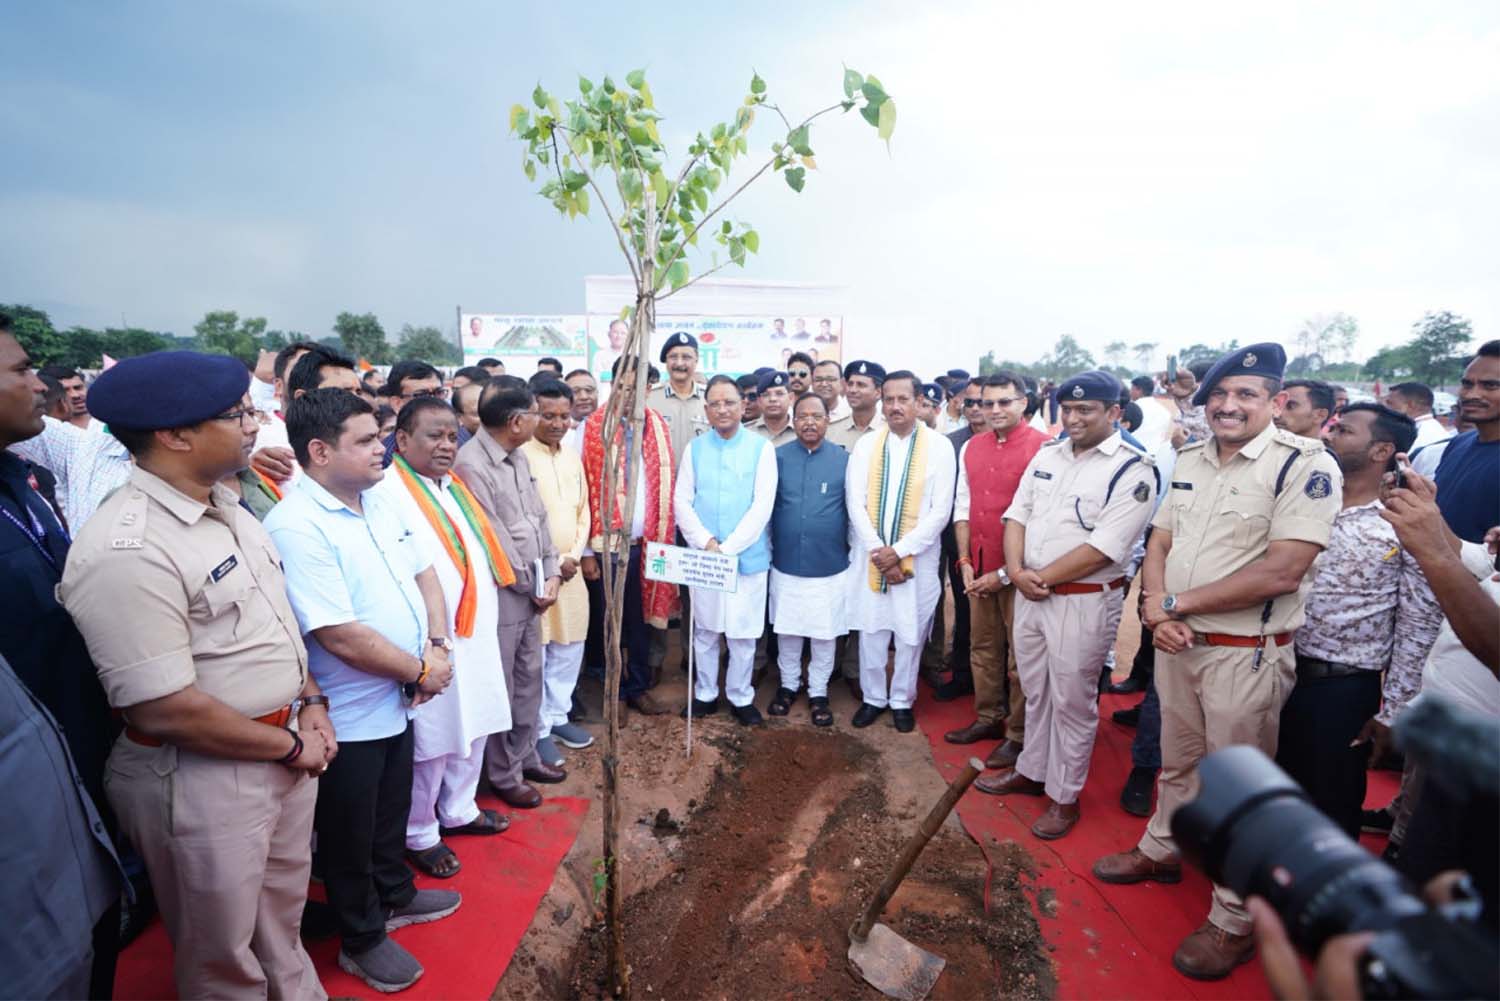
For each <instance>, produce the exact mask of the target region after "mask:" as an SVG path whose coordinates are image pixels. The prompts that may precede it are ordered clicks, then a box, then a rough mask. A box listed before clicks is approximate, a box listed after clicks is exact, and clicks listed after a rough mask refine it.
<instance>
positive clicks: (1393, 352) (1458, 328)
mask: <svg viewBox="0 0 1500 1001" xmlns="http://www.w3.org/2000/svg"><path fill="white" fill-rule="evenodd" d="M1358 339H1359V322H1358V321H1357V320H1355V318H1354V317H1352V316H1350V315H1348V314H1347V313H1327V314H1319V315H1317V316H1313V317H1309V318H1308V319H1307V320H1305V321H1303V323H1302V326H1301V327H1300V328H1299V329H1298V330H1297V331H1296V333H1295V334H1293V335H1292V336H1291V337H1290V338H1286V339H1284V340H1283V341H1282V343H1283V344H1284V345H1285V346H1286V347H1287V348H1288V353H1289V354H1290V355H1291V358H1290V360H1289V361H1288V362H1287V375H1288V376H1292V377H1297V378H1307V377H1315V378H1320V379H1327V380H1332V381H1335V382H1337V381H1341V380H1343V381H1358V380H1376V379H1379V380H1381V381H1384V382H1390V381H1392V380H1400V379H1417V380H1420V381H1422V382H1425V383H1427V384H1428V385H1429V386H1445V385H1451V384H1453V383H1455V382H1457V381H1458V377H1459V375H1460V374H1462V372H1463V368H1464V364H1465V363H1466V362H1467V361H1468V358H1469V355H1468V351H1467V348H1468V345H1469V344H1470V342H1471V341H1473V339H1474V328H1473V325H1472V324H1471V323H1470V322H1469V321H1468V320H1467V319H1465V318H1464V317H1462V316H1459V315H1458V314H1456V313H1451V312H1447V311H1444V312H1440V313H1427V314H1425V315H1424V316H1423V317H1422V318H1421V319H1420V320H1418V321H1417V322H1416V323H1413V324H1412V328H1411V337H1410V339H1408V340H1407V341H1406V342H1405V343H1403V344H1399V345H1397V346H1395V347H1390V348H1383V349H1382V350H1380V351H1378V352H1376V353H1375V354H1374V355H1372V356H1371V357H1370V358H1368V359H1366V360H1365V361H1363V362H1361V361H1358V360H1356V359H1355V357H1354V350H1355V347H1356V344H1357V342H1358ZM1161 347H1163V345H1162V344H1161V343H1159V342H1156V341H1143V342H1141V343H1139V344H1127V343H1126V342H1124V341H1112V342H1111V343H1109V344H1106V345H1105V346H1104V351H1103V354H1102V357H1101V358H1099V359H1096V358H1095V357H1094V355H1093V353H1092V352H1090V351H1089V350H1088V349H1087V348H1085V347H1084V346H1083V345H1081V344H1079V343H1078V340H1077V339H1076V338H1075V337H1073V336H1072V335H1071V334H1064V335H1063V336H1061V337H1059V338H1058V339H1057V342H1056V343H1055V344H1054V345H1053V347H1052V350H1051V351H1049V352H1048V353H1047V354H1045V355H1043V356H1042V357H1041V358H1039V359H1038V360H1036V361H1032V362H1023V361H1015V360H1012V359H1006V358H1000V359H997V358H996V357H995V352H994V351H989V352H987V353H986V354H985V355H984V356H983V357H982V358H980V359H979V371H980V374H988V373H990V372H994V371H998V370H999V369H1008V370H1010V371H1012V372H1016V373H1018V374H1020V375H1027V376H1031V377H1032V378H1035V379H1061V378H1065V377H1067V376H1069V375H1072V374H1073V373H1075V372H1081V371H1084V370H1085V369H1091V368H1103V369H1105V370H1106V371H1110V372H1113V373H1114V374H1116V375H1118V376H1120V377H1122V378H1126V379H1128V378H1129V377H1130V376H1132V375H1139V374H1142V373H1146V372H1149V371H1151V369H1152V367H1153V365H1152V362H1153V361H1154V360H1155V358H1156V356H1157V349H1158V348H1161ZM1239 347H1240V343H1239V341H1237V340H1229V341H1222V342H1220V343H1218V344H1215V345H1210V344H1205V343H1201V342H1195V343H1192V344H1188V345H1186V346H1185V347H1180V348H1177V349H1176V355H1177V364H1179V365H1191V364H1193V363H1194V362H1198V361H1212V360H1214V359H1215V358H1218V357H1219V356H1220V355H1222V354H1226V353H1227V352H1230V351H1234V350H1236V349H1238V348H1239ZM1166 350H1167V351H1168V353H1171V352H1172V350H1173V348H1172V347H1171V346H1167V347H1166ZM1132 361H1133V362H1134V365H1131V364H1130V362H1132Z"/></svg>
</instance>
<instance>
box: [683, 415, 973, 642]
mask: <svg viewBox="0 0 1500 1001" xmlns="http://www.w3.org/2000/svg"><path fill="white" fill-rule="evenodd" d="M916 435H925V436H927V439H928V440H927V468H926V470H925V471H924V474H923V480H922V507H921V511H920V512H919V513H918V515H917V523H916V525H915V526H914V527H913V528H912V531H911V533H910V534H908V535H906V536H904V537H902V538H901V539H900V540H898V541H897V542H896V545H895V547H894V548H895V550H896V552H897V553H898V554H899V555H900V556H901V557H903V558H905V557H907V556H911V557H912V558H913V570H914V571H915V576H914V577H913V578H912V579H911V580H908V581H907V582H906V583H904V584H897V585H895V586H893V587H889V588H887V589H886V590H885V593H883V594H882V593H880V592H879V591H875V590H872V589H871V588H870V577H869V568H870V565H871V564H870V553H872V552H874V551H875V550H876V549H879V548H880V547H881V546H882V545H884V543H882V542H881V541H880V536H879V535H878V534H877V533H876V531H875V525H874V522H873V521H871V519H870V514H869V512H868V511H867V510H866V505H867V500H868V495H869V480H870V471H871V468H872V467H873V466H874V452H875V443H876V441H877V440H878V439H879V438H880V435H878V434H867V435H865V436H864V437H862V438H860V439H859V441H858V442H857V443H856V444H855V446H854V453H853V454H852V455H850V457H849V470H848V473H847V474H846V476H845V479H844V497H845V499H846V501H847V502H848V505H849V525H850V535H851V536H852V539H851V543H852V544H851V547H850V554H849V556H850V559H849V571H848V575H847V585H848V591H847V594H848V606H847V608H848V613H849V624H848V628H849V629H857V630H860V631H862V632H864V631H870V632H877V631H880V630H886V629H888V630H891V631H892V632H893V633H894V634H895V637H896V639H897V640H898V641H899V642H901V643H906V644H909V645H910V644H916V643H921V642H923V641H924V640H925V639H926V637H924V636H922V635H921V633H922V628H923V623H924V622H927V623H930V621H931V617H932V613H933V609H934V608H936V607H937V600H938V595H939V594H941V593H942V582H941V581H940V580H939V579H938V560H939V557H940V556H941V552H940V549H941V547H940V546H939V537H940V536H941V534H942V531H943V528H944V526H946V525H947V524H948V516H949V515H950V514H951V513H952V511H953V488H954V478H955V477H956V475H957V462H956V460H955V458H954V455H953V445H952V443H950V442H949V441H948V440H947V439H946V438H944V437H943V436H942V435H940V434H938V433H937V432H936V431H933V430H932V429H931V428H929V427H927V426H926V425H924V424H922V423H921V422H920V421H919V422H918V423H917V425H916V427H915V429H914V430H913V432H912V434H911V435H909V436H907V438H906V440H904V441H903V440H902V439H901V438H898V437H897V436H896V435H895V434H894V433H893V434H891V435H890V436H889V438H888V439H887V440H888V441H889V442H890V459H889V461H888V463H887V466H886V468H887V469H888V470H889V471H890V475H888V476H887V477H886V499H885V510H886V512H887V519H888V521H894V517H895V509H896V502H897V500H898V496H897V495H898V492H899V491H900V489H901V484H900V481H901V469H902V467H903V466H904V464H905V462H906V453H907V450H908V448H909V447H910V445H911V443H912V442H913V441H914V440H915V436H916ZM890 528H891V526H890V524H888V525H887V527H886V538H889V537H890V534H891V532H890ZM694 597H696V595H695V596H694Z"/></svg>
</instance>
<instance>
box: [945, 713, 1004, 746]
mask: <svg viewBox="0 0 1500 1001" xmlns="http://www.w3.org/2000/svg"><path fill="white" fill-rule="evenodd" d="M1003 736H1005V724H1004V723H986V722H984V721H983V720H977V719H976V720H975V721H974V722H972V723H970V724H969V725H968V726H966V727H964V728H963V729H962V730H949V731H948V732H947V733H945V734H943V739H944V740H946V741H947V742H948V743H950V744H977V743H978V742H979V741H981V740H999V739H1000V738H1001V737H1003Z"/></svg>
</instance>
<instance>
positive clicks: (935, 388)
mask: <svg viewBox="0 0 1500 1001" xmlns="http://www.w3.org/2000/svg"><path fill="white" fill-rule="evenodd" d="M922 395H923V396H926V397H927V399H929V400H930V401H932V403H934V404H937V405H941V404H942V402H943V387H942V386H939V385H938V384H937V383H935V382H929V383H928V384H927V385H925V386H923V387H922Z"/></svg>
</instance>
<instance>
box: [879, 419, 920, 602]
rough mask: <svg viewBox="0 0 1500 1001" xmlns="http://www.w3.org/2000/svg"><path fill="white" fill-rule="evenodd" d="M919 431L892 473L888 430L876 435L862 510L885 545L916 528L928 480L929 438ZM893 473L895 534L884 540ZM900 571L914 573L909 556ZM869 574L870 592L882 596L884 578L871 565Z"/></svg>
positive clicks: (881, 430) (891, 544)
mask: <svg viewBox="0 0 1500 1001" xmlns="http://www.w3.org/2000/svg"><path fill="white" fill-rule="evenodd" d="M921 432H922V429H921V427H914V428H912V432H911V433H912V442H911V447H910V448H908V449H907V450H906V462H905V464H904V465H903V466H902V467H901V468H900V469H899V470H894V471H893V470H892V469H891V468H890V458H891V450H890V447H889V445H890V435H891V429H890V428H888V427H883V428H881V429H880V430H879V431H877V432H875V450H874V451H875V456H874V461H873V462H872V463H871V465H870V477H869V484H868V486H867V488H866V495H865V510H866V511H867V512H869V515H870V520H871V521H873V522H874V523H875V534H876V535H878V536H880V541H881V542H883V543H884V544H885V545H887V546H894V545H895V544H896V543H897V541H899V540H900V539H902V538H904V537H905V536H907V535H910V534H911V532H912V530H913V529H915V528H916V527H917V518H918V516H919V515H920V514H921V513H922V485H923V483H925V482H926V479H927V439H928V435H925V434H922V433H921ZM893 472H894V474H895V475H897V476H899V477H900V479H899V480H897V483H898V484H899V489H898V490H897V492H896V511H895V516H896V524H895V531H894V532H893V533H892V535H891V537H890V538H889V539H887V538H886V537H885V522H886V506H885V494H886V490H885V488H886V484H887V482H888V481H889V480H890V477H891V475H892V474H893ZM901 571H902V572H903V573H905V574H906V575H907V576H908V577H910V576H911V575H912V573H913V572H914V563H913V559H912V557H910V556H908V557H906V558H905V559H903V560H902V561H901ZM868 572H869V575H870V590H871V591H875V592H877V593H879V594H884V593H885V592H886V591H887V590H888V589H889V587H890V585H889V584H887V583H886V579H885V575H884V574H882V573H881V572H880V571H879V570H878V569H876V567H875V564H873V563H871V564H870V568H869V571H868Z"/></svg>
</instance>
